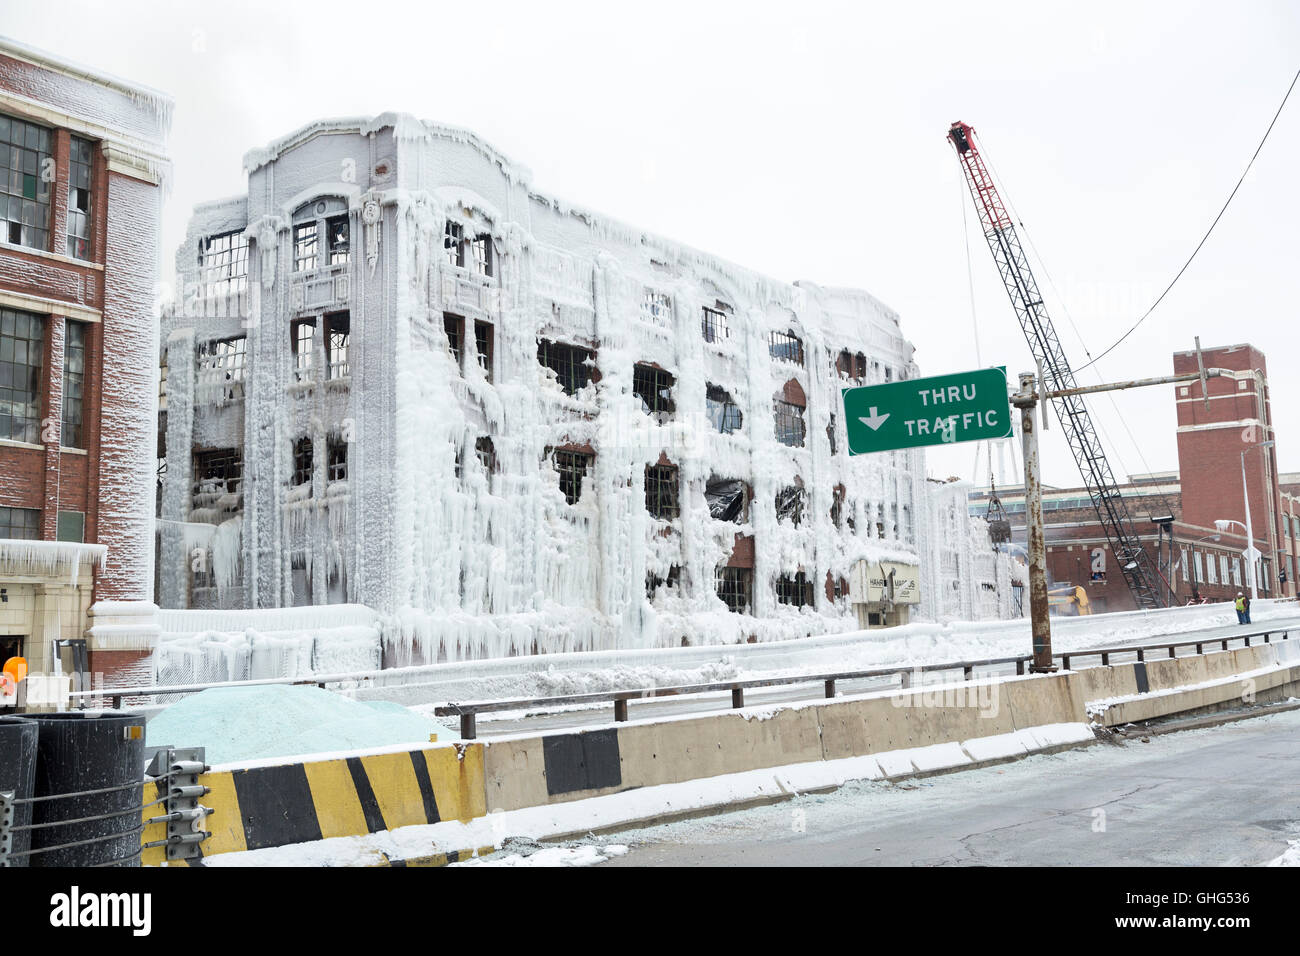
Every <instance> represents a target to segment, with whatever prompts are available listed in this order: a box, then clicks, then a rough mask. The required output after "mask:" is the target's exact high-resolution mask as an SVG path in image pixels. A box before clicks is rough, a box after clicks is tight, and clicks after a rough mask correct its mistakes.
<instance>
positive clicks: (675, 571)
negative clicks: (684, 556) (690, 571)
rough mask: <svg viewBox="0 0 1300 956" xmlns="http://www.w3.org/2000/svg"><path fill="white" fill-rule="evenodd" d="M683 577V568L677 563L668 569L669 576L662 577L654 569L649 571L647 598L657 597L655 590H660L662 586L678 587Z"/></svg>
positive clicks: (646, 579)
mask: <svg viewBox="0 0 1300 956" xmlns="http://www.w3.org/2000/svg"><path fill="white" fill-rule="evenodd" d="M681 577H682V569H681V568H680V567H678V566H677V565H675V564H674V565H673V566H672V567H670V568H669V569H668V576H667V577H665V578H661V577H660V576H659V575H657V574H655V573H654V572H653V571H647V572H646V575H645V596H646V600H647V601H653V600H654V599H655V592H656V591H658V590H659V589H660V588H661V587H664V586H667V587H670V588H675V587H677V586H678V585H680V583H681Z"/></svg>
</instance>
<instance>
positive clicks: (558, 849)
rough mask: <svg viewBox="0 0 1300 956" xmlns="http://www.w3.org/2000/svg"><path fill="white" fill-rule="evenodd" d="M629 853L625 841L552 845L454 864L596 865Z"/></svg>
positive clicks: (474, 858)
mask: <svg viewBox="0 0 1300 956" xmlns="http://www.w3.org/2000/svg"><path fill="white" fill-rule="evenodd" d="M626 854H627V844H625V843H606V844H593V843H588V844H584V845H582V846H551V847H546V848H545V849H541V850H537V851H536V852H534V853H528V854H522V853H510V854H507V855H506V856H497V855H493V856H490V857H477V856H476V857H471V858H470V859H468V860H462V861H461V862H460V863H453V864H451V865H452V866H595V865H596V864H598V863H604V862H605V861H606V860H610V859H613V858H614V857H616V856H625V855H626Z"/></svg>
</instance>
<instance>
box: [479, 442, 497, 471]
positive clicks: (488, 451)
mask: <svg viewBox="0 0 1300 956" xmlns="http://www.w3.org/2000/svg"><path fill="white" fill-rule="evenodd" d="M474 454H475V455H477V456H478V463H479V464H480V465H481V466H482V467H483V471H485V472H486V473H487V474H489V475H495V474H496V471H497V450H496V446H495V445H493V444H492V439H491V438H489V437H488V436H487V435H482V436H480V437H479V438H478V440H477V441H475V442H474Z"/></svg>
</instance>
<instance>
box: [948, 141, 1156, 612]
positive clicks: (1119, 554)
mask: <svg viewBox="0 0 1300 956" xmlns="http://www.w3.org/2000/svg"><path fill="white" fill-rule="evenodd" d="M974 132H975V131H974V130H973V129H972V128H971V127H970V126H968V125H966V124H965V123H962V122H956V123H953V124H952V127H951V128H950V129H949V130H948V139H949V141H950V142H951V143H952V145H953V147H954V148H955V149H956V150H957V159H958V160H959V161H960V162H961V166H962V171H963V172H964V173H965V176H966V185H967V186H968V187H970V194H971V199H972V200H974V203H975V210H976V212H977V213H978V214H979V217H980V223H981V225H982V226H983V229H984V238H985V239H986V240H987V241H988V244H989V249H990V251H991V252H992V253H993V261H994V262H995V263H996V264H997V267H998V273H999V274H1000V275H1001V276H1002V284H1003V285H1004V286H1006V290H1007V295H1008V296H1010V298H1011V305H1012V306H1013V307H1014V308H1015V311H1016V318H1017V319H1019V320H1020V327H1021V329H1023V330H1024V333H1025V338H1026V339H1027V340H1028V342H1029V350H1030V351H1031V352H1032V353H1033V355H1034V359H1035V360H1036V361H1037V362H1038V363H1039V366H1040V367H1041V369H1042V377H1043V386H1042V387H1043V388H1044V389H1045V390H1047V391H1058V390H1061V389H1071V388H1075V387H1076V384H1075V379H1074V371H1073V370H1072V369H1071V368H1070V363H1069V360H1068V359H1066V357H1065V350H1064V349H1062V348H1061V342H1060V339H1058V338H1057V335H1056V329H1055V328H1054V327H1053V325H1052V320H1051V318H1050V317H1049V316H1048V314H1047V307H1046V306H1045V305H1044V304H1043V297H1042V295H1040V294H1039V291H1038V283H1037V282H1036V281H1035V280H1034V274H1033V272H1032V271H1031V270H1030V268H1029V260H1028V259H1027V258H1026V257H1025V251H1024V248H1023V247H1022V246H1021V245H1020V237H1019V236H1018V235H1017V234H1016V227H1015V225H1014V224H1013V223H1012V221H1011V217H1010V216H1009V215H1008V214H1007V210H1006V206H1005V205H1004V204H1003V202H1002V197H1001V196H999V195H998V190H997V187H996V186H995V185H994V184H993V177H992V176H990V175H989V171H988V167H987V166H985V164H984V159H983V157H981V156H980V153H979V149H978V148H977V147H976V145H975V139H974V136H973V134H974ZM1056 413H1057V418H1058V419H1059V420H1060V422H1061V427H1062V429H1064V431H1065V436H1066V438H1067V440H1068V442H1069V445H1070V451H1071V452H1072V453H1073V455H1074V460H1075V463H1076V464H1077V465H1078V466H1079V472H1080V474H1081V475H1082V476H1083V483H1084V486H1085V487H1086V488H1087V489H1088V495H1089V497H1090V498H1091V499H1092V506H1093V508H1094V509H1096V512H1097V518H1098V519H1099V520H1100V521H1101V526H1102V529H1103V530H1104V532H1105V534H1106V540H1107V542H1108V543H1109V544H1110V549H1111V552H1112V553H1113V554H1114V555H1115V558H1116V559H1117V560H1118V561H1119V565H1120V569H1121V570H1122V571H1123V573H1124V580H1125V581H1126V582H1127V583H1128V587H1129V590H1130V591H1131V592H1132V593H1133V599H1134V601H1135V602H1136V603H1137V606H1138V607H1139V608H1143V609H1152V608H1159V607H1164V606H1165V602H1164V600H1163V598H1162V595H1161V593H1160V589H1159V587H1158V586H1157V584H1156V573H1155V570H1154V568H1153V567H1152V564H1151V557H1150V555H1148V554H1147V552H1146V550H1145V549H1144V548H1143V547H1142V542H1141V539H1139V538H1138V535H1137V532H1136V531H1135V530H1134V528H1133V519H1132V518H1131V517H1130V516H1129V512H1128V506H1127V504H1126V502H1125V501H1124V497H1123V495H1121V494H1120V490H1119V485H1118V484H1117V483H1116V481H1115V476H1114V474H1113V473H1112V472H1111V469H1110V463H1109V462H1108V461H1107V460H1106V453H1105V451H1104V450H1103V449H1102V447H1101V441H1100V440H1099V438H1098V437H1097V430H1096V428H1094V427H1093V424H1092V418H1091V417H1090V416H1089V414H1088V409H1087V406H1086V405H1084V402H1083V398H1082V397H1081V396H1079V395H1069V396H1065V397H1063V398H1060V399H1057V405H1056Z"/></svg>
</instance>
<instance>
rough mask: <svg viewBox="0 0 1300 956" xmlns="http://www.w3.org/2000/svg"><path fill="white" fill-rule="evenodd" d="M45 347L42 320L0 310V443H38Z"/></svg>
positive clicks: (15, 310)
mask: <svg viewBox="0 0 1300 956" xmlns="http://www.w3.org/2000/svg"><path fill="white" fill-rule="evenodd" d="M32 128H33V129H35V127H32ZM44 343H45V319H44V318H43V317H42V316H39V315H33V314H32V313H30V312H19V311H18V310H17V309H0V439H4V440H6V441H21V442H26V443H27V444H29V445H35V444H38V443H39V442H40V440H41V429H40V419H41V354H42V352H43V350H44V347H45V344H44Z"/></svg>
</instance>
